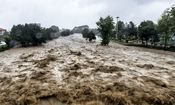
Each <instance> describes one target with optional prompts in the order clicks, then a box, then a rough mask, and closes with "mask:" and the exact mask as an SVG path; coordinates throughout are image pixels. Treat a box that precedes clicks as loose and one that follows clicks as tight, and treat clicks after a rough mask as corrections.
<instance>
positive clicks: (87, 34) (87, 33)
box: [82, 28, 96, 42]
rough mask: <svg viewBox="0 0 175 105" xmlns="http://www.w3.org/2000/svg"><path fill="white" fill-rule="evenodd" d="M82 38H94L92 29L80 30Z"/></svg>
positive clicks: (90, 39)
mask: <svg viewBox="0 0 175 105" xmlns="http://www.w3.org/2000/svg"><path fill="white" fill-rule="evenodd" d="M82 35H83V38H86V40H89V42H91V41H92V40H96V36H95V34H94V32H93V31H89V29H87V28H86V29H84V30H83V32H82Z"/></svg>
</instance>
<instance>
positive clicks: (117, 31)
mask: <svg viewBox="0 0 175 105" xmlns="http://www.w3.org/2000/svg"><path fill="white" fill-rule="evenodd" d="M116 19H117V26H116V39H117V37H118V33H119V26H118V20H119V17H116Z"/></svg>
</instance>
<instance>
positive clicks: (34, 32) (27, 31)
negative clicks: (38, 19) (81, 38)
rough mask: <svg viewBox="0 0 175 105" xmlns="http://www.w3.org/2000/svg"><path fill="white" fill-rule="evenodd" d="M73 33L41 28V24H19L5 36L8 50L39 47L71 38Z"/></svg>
mask: <svg viewBox="0 0 175 105" xmlns="http://www.w3.org/2000/svg"><path fill="white" fill-rule="evenodd" d="M71 34H72V32H71V30H69V29H64V30H60V29H59V27H57V26H51V27H50V28H44V27H41V26H40V24H37V23H30V24H18V25H14V26H13V27H12V29H11V31H10V32H8V33H6V34H5V35H4V36H5V37H4V41H5V42H6V44H7V48H11V47H14V46H16V45H20V46H21V47H29V46H38V45H41V44H42V43H46V42H47V41H50V40H53V39H55V38H58V37H59V36H69V35H71Z"/></svg>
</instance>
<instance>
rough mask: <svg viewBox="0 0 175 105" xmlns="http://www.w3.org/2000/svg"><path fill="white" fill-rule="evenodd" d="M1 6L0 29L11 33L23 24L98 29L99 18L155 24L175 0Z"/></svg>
mask: <svg viewBox="0 0 175 105" xmlns="http://www.w3.org/2000/svg"><path fill="white" fill-rule="evenodd" d="M0 4H1V6H0V27H2V28H6V29H8V30H9V29H10V28H11V27H12V26H13V25H14V24H15V25H16V24H24V23H41V25H42V26H44V27H49V26H51V25H57V26H59V27H60V28H73V27H74V26H79V25H84V24H87V25H89V26H90V27H96V24H95V23H96V21H98V19H99V17H105V16H107V15H112V16H113V17H117V16H119V17H120V20H123V21H126V22H128V21H131V20H132V21H134V22H135V23H136V24H139V23H140V22H141V21H143V20H153V21H155V22H156V21H157V20H158V19H159V17H160V15H161V14H162V12H163V11H164V10H165V9H166V8H168V7H170V6H171V5H173V4H175V0H0ZM115 21H116V19H115Z"/></svg>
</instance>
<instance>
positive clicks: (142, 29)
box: [138, 21, 156, 45]
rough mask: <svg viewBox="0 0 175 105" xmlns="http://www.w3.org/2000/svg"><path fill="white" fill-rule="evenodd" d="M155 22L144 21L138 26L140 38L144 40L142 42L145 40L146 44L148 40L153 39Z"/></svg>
mask: <svg viewBox="0 0 175 105" xmlns="http://www.w3.org/2000/svg"><path fill="white" fill-rule="evenodd" d="M155 31H156V29H155V24H154V23H153V22H152V21H143V22H141V24H140V25H139V27H138V32H139V38H140V39H141V40H142V44H143V43H144V41H145V42H146V45H147V44H148V41H149V40H150V39H151V37H152V36H153V35H155Z"/></svg>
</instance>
